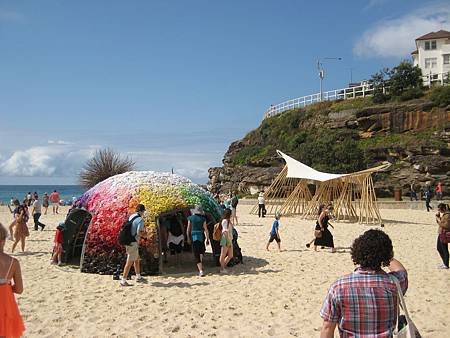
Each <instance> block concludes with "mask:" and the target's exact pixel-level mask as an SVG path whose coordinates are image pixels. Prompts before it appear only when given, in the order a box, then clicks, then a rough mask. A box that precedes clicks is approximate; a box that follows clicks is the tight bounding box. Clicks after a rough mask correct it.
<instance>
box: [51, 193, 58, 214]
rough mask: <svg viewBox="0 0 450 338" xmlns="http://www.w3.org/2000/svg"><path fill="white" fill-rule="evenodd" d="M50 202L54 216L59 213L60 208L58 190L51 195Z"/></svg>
mask: <svg viewBox="0 0 450 338" xmlns="http://www.w3.org/2000/svg"><path fill="white" fill-rule="evenodd" d="M50 202H51V203H52V208H53V215H54V214H57V213H58V208H59V193H58V192H57V191H56V190H53V192H52V193H51V194H50Z"/></svg>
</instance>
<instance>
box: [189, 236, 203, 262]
mask: <svg viewBox="0 0 450 338" xmlns="http://www.w3.org/2000/svg"><path fill="white" fill-rule="evenodd" d="M192 251H194V256H195V259H196V260H197V263H200V255H204V254H205V251H206V247H205V243H204V242H201V241H193V242H192Z"/></svg>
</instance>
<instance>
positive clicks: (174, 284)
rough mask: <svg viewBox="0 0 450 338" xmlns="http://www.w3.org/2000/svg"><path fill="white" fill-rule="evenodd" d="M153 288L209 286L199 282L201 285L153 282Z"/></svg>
mask: <svg viewBox="0 0 450 338" xmlns="http://www.w3.org/2000/svg"><path fill="white" fill-rule="evenodd" d="M150 284H151V286H156V287H158V288H191V287H193V286H206V285H209V283H207V282H199V283H186V282H169V283H161V282H152V283H150Z"/></svg>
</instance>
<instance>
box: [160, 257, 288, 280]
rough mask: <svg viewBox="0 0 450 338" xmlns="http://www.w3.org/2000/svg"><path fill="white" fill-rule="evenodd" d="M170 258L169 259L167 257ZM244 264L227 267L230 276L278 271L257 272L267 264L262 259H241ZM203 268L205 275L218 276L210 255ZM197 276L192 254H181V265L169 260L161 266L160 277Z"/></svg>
mask: <svg viewBox="0 0 450 338" xmlns="http://www.w3.org/2000/svg"><path fill="white" fill-rule="evenodd" d="M169 258H171V257H169ZM243 261H244V264H237V265H234V266H232V267H228V268H227V270H228V272H229V274H230V275H236V274H239V275H241V274H260V273H276V272H279V271H278V270H270V269H269V270H259V269H261V268H263V267H265V266H267V265H268V264H269V262H268V261H266V260H265V259H262V258H257V257H251V256H244V257H243ZM203 266H204V269H205V273H206V274H207V275H210V274H218V273H219V267H218V266H216V264H215V260H214V257H213V256H212V254H211V253H207V254H206V255H205V258H204V260H203ZM197 274H198V270H197V266H196V263H195V260H194V257H193V255H192V253H189V252H186V253H183V258H182V262H181V263H178V264H177V263H175V262H173V263H171V260H170V259H169V262H168V263H165V264H164V265H163V274H162V276H167V277H174V278H177V277H192V276H196V275H197Z"/></svg>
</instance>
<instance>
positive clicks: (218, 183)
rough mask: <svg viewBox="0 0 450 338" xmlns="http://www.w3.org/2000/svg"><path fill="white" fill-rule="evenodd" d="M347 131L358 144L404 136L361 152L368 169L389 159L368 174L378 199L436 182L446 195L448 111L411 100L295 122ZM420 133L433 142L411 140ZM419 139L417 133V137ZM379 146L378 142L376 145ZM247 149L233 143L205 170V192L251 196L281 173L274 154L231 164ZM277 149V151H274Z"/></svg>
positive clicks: (449, 152) (449, 160) (449, 141)
mask: <svg viewBox="0 0 450 338" xmlns="http://www.w3.org/2000/svg"><path fill="white" fill-rule="evenodd" d="M315 127H321V128H329V129H337V128H347V129H354V130H356V131H357V132H358V134H359V137H360V140H367V139H369V140H370V139H371V138H373V137H384V135H388V136H392V135H398V137H399V138H403V137H408V138H409V140H412V142H409V143H408V144H407V145H405V144H400V143H399V144H398V145H395V144H392V143H391V144H390V145H389V146H387V147H386V146H384V145H383V144H381V145H380V144H379V143H377V144H376V145H374V146H371V147H369V148H367V149H366V151H367V153H368V156H369V158H370V159H371V163H370V164H369V165H370V166H375V165H377V164H379V163H381V162H383V161H389V162H390V163H392V166H391V167H390V168H389V169H388V170H387V171H386V172H382V173H377V174H375V175H374V181H375V188H376V191H377V195H378V196H379V197H391V196H393V191H394V189H396V188H402V190H403V194H404V195H405V194H407V193H408V191H409V187H410V184H411V182H413V181H414V182H415V185H416V190H419V189H420V188H424V187H425V186H426V184H428V185H430V186H431V187H432V188H433V189H434V187H435V185H436V184H437V183H438V182H442V185H443V189H444V195H450V108H449V107H446V108H436V107H433V105H432V104H431V103H430V102H426V101H420V100H416V101H415V102H410V103H405V104H389V105H384V106H374V107H366V108H362V109H347V110H342V111H339V112H330V113H329V114H328V116H327V117H326V118H324V117H323V116H321V117H320V118H317V119H314V118H312V119H309V120H307V121H304V122H302V123H300V126H299V130H302V129H306V128H315ZM421 131H429V133H427V134H425V135H427V136H426V137H429V138H430V139H432V140H433V141H436V142H434V143H433V144H432V145H431V146H430V145H429V146H422V145H420V142H417V144H416V142H414V137H415V135H416V133H419V132H421ZM420 135H422V136H420V137H423V135H424V134H423V133H422V134H420ZM381 143H382V142H381ZM247 146H249V141H248V139H247V138H244V139H242V140H239V141H236V142H233V143H232V144H231V145H230V147H229V149H228V151H227V152H226V154H225V156H224V159H223V164H224V165H223V167H218V168H211V169H209V183H208V189H209V190H210V191H213V192H219V191H220V192H228V191H232V190H233V191H239V192H242V193H255V192H257V191H259V190H260V189H264V188H265V187H267V186H269V185H270V184H271V182H272V181H273V179H274V178H275V177H276V175H277V174H278V173H279V172H280V171H281V169H282V167H283V165H284V162H283V161H282V160H281V159H278V158H276V156H274V155H270V156H267V157H265V158H263V159H261V160H259V161H258V162H255V163H252V164H251V166H249V165H246V166H242V165H234V164H233V158H234V156H235V155H236V154H237V153H238V152H239V151H240V150H241V149H243V148H245V147H247ZM280 150H283V149H280Z"/></svg>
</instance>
